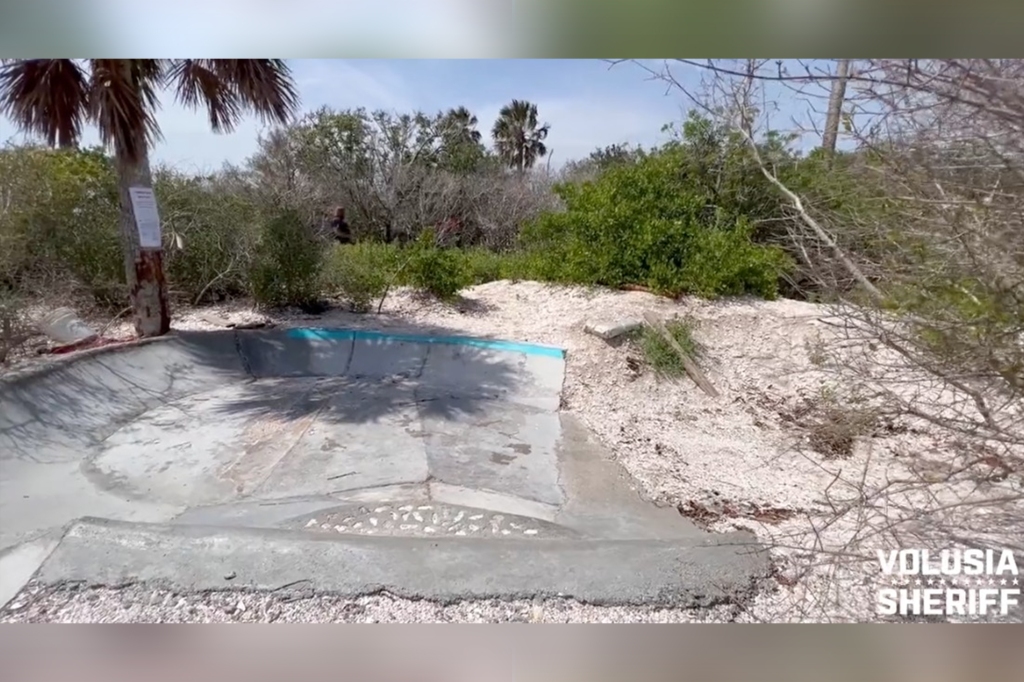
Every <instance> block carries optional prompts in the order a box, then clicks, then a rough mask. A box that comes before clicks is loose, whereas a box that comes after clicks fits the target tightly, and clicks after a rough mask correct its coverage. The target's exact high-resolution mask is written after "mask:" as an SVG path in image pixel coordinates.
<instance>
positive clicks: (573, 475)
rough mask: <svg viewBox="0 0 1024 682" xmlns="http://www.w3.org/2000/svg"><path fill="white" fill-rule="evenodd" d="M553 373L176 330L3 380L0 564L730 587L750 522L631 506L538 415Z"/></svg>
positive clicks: (577, 441)
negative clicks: (702, 527)
mask: <svg viewBox="0 0 1024 682" xmlns="http://www.w3.org/2000/svg"><path fill="white" fill-rule="evenodd" d="M564 374H565V357H564V352H563V351H562V349H559V348H552V347H547V346H537V345H531V344H520V343H513V342H507V341H495V340H489V339H477V338H465V337H452V336H445V335H440V334H434V333H423V334H387V333H382V332H371V331H363V330H338V329H292V330H280V331H225V332H203V333H198V332H197V333H178V334H175V335H173V336H169V337H165V338H161V339H157V340H153V341H148V342H142V343H137V344H131V345H128V346H124V347H119V348H107V349H100V350H98V351H93V352H86V353H82V354H80V355H78V356H75V357H71V358H68V359H66V360H64V361H62V362H59V363H57V364H55V365H53V366H50V367H47V368H45V369H42V370H39V371H35V372H29V373H24V374H20V375H17V376H13V377H9V378H5V379H4V380H3V381H2V383H0V573H2V572H3V569H4V561H11V562H13V561H18V562H20V563H19V564H18V566H17V569H18V570H17V571H15V573H17V574H18V575H22V576H24V575H25V573H26V570H25V566H24V563H25V561H26V559H25V557H36V558H35V559H31V561H37V560H42V558H45V556H46V551H49V550H46V551H43V550H42V549H40V548H47V547H48V548H49V549H52V543H53V539H54V538H59V539H60V540H59V543H58V544H57V549H56V550H55V551H54V552H53V553H52V555H50V558H49V559H48V560H46V563H44V564H43V568H42V569H41V571H40V572H39V573H38V574H37V575H38V577H39V578H40V579H43V580H45V581H51V582H52V581H60V580H71V579H74V580H85V581H86V582H97V583H101V584H109V582H110V581H115V582H126V581H127V582H130V581H133V580H160V581H164V582H171V583H176V584H178V585H179V586H180V587H182V588H183V589H188V588H190V587H191V588H195V589H200V588H201V589H208V588H210V587H211V584H210V581H211V580H212V578H211V576H214V575H216V574H218V571H220V567H221V565H222V564H223V563H224V562H225V561H227V562H228V563H230V564H232V569H231V572H233V573H236V574H238V575H246V574H247V573H246V571H248V575H250V576H251V578H252V580H250V581H248V582H247V583H246V584H248V585H249V586H250V587H258V588H264V587H267V586H268V585H270V584H271V583H273V582H274V581H275V580H277V579H279V578H283V577H293V575H294V574H295V572H296V571H298V572H302V571H305V572H306V577H305V578H302V579H303V580H306V581H309V582H310V584H313V585H316V586H318V587H317V589H322V590H326V591H345V592H351V593H358V592H359V591H360V590H370V588H371V587H372V588H373V589H381V588H382V587H384V588H387V589H390V590H392V591H395V592H397V593H407V594H417V595H419V596H423V597H437V598H441V597H444V598H449V597H450V598H456V597H458V595H460V594H462V595H463V596H464V597H470V596H495V597H497V596H501V595H502V594H506V595H507V596H512V595H513V594H515V595H517V596H523V595H524V594H525V593H526V592H529V591H530V589H531V585H532V586H534V588H535V589H536V591H537V592H538V595H539V594H540V593H545V594H547V593H551V594H555V593H558V592H561V593H564V594H566V595H567V596H571V593H575V594H577V596H578V597H580V598H587V599H590V598H597V597H600V599H601V600H603V601H609V602H610V601H615V595H616V594H620V593H621V596H622V598H623V599H625V598H626V597H628V599H626V601H633V602H636V601H637V600H639V601H644V600H649V599H651V598H653V596H654V595H658V594H660V595H662V597H663V599H662V601H667V602H678V601H680V600H684V601H686V600H689V601H690V602H692V603H704V602H705V601H707V600H708V599H711V600H721V599H722V598H724V597H723V596H722V595H723V594H725V592H730V591H733V592H735V591H736V590H739V589H740V587H741V586H743V585H745V586H747V588H749V586H750V585H751V584H752V581H754V580H755V579H756V578H757V577H758V576H759V575H761V574H763V573H764V572H765V569H766V564H765V557H764V555H763V553H762V552H760V551H759V550H758V548H757V547H756V546H755V545H753V544H752V542H753V538H752V537H751V536H749V535H748V534H744V533H736V534H730V535H712V534H707V533H703V532H701V531H699V530H698V529H697V528H695V527H694V526H693V525H692V524H690V523H689V522H687V521H686V520H684V519H682V518H681V517H680V516H679V515H678V514H677V513H676V512H675V511H674V510H666V509H658V508H656V507H654V506H652V505H649V504H647V503H646V502H644V501H643V500H641V499H640V497H639V496H638V495H637V494H636V493H635V491H634V490H633V488H632V486H631V485H630V482H629V480H628V479H627V478H626V476H625V475H624V474H623V472H622V471H621V470H620V469H619V468H618V467H617V465H615V464H614V462H613V461H612V459H611V457H610V456H609V454H608V453H607V452H605V451H604V449H603V448H602V447H601V446H600V444H599V443H597V442H596V441H595V440H594V439H593V438H592V436H591V434H589V433H588V431H587V430H586V429H585V428H584V427H583V426H582V425H580V424H579V423H577V422H576V421H575V420H574V419H573V418H572V417H571V416H569V415H566V414H563V413H560V412H559V404H560V396H561V388H562V382H563V380H564ZM83 518H89V519H92V520H89V521H82V519H83ZM214 547H217V548H220V549H217V550H216V551H214V549H213V548H214ZM171 554H173V555H174V556H176V557H179V558H181V560H180V561H179V560H177V559H176V560H175V561H173V562H171V563H168V561H167V559H166V557H168V556H170V555H171ZM12 557H14V558H12ZM185 557H187V558H188V561H187V562H186V561H185ZM232 557H233V558H232ZM284 557H290V559H286V558H284ZM559 557H561V558H559ZM672 557H674V558H672ZM183 562H185V563H183ZM204 562H205V563H204ZM318 562H320V563H318ZM409 562H414V563H415V565H420V564H423V565H432V566H435V567H436V570H435V572H434V573H433V574H432V575H434V576H435V577H434V578H432V580H435V581H440V582H438V583H437V584H436V585H434V586H433V587H429V589H428V586H425V584H424V583H423V581H422V579H420V578H414V577H413V575H412V573H415V571H414V570H412V569H411V568H410V567H409ZM424 562H425V563H424ZM595 562H596V563H595ZM151 563H152V565H153V566H162V568H152V567H151V568H145V567H146V566H150V564H151ZM528 565H529V566H533V568H530V567H528ZM645 565H646V566H648V567H649V570H645V569H644V566H645ZM186 566H195V567H197V568H195V569H188V570H186V568H184V567H186ZM203 566H205V567H206V568H205V569H204V568H202V567H203ZM445 567H448V568H447V569H446V568H445ZM204 571H206V572H205V573H204ZM474 571H475V572H478V573H479V572H480V571H485V572H487V575H488V576H489V577H487V578H486V579H484V578H480V577H479V576H478V577H477V578H472V577H471V574H473V573H474ZM553 571H554V572H555V574H554V575H553V574H552V572H553ZM340 574H344V575H349V576H351V579H349V578H346V579H344V580H342V579H340V578H338V577H337V576H338V575H340ZM714 576H718V579H717V581H716V579H715V578H714ZM296 579H298V578H296ZM213 582H216V581H215V580H214V581H213ZM240 584H242V581H239V583H236V585H240ZM573 585H576V586H577V588H573ZM629 585H632V588H628V586H629ZM223 587H228V586H227V585H224V586H223ZM627 588H628V589H627ZM12 589H13V588H12V587H11V585H10V584H8V585H5V584H4V583H3V582H2V581H0V601H6V598H9V597H10V596H13V594H8V593H10V592H11V590H12ZM5 590H6V592H5ZM371 591H372V590H371ZM5 597H6V598H5Z"/></svg>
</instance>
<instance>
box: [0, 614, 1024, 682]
mask: <svg viewBox="0 0 1024 682" xmlns="http://www.w3.org/2000/svg"><path fill="white" fill-rule="evenodd" d="M954 628H956V629H954ZM1022 635H1024V625H970V626H956V625H828V626H821V625H532V626H528V625H525V624H518V625H490V626H474V625H378V626H376V627H369V626H366V625H219V626H213V625H210V626H203V625H113V626H111V625H79V626H66V625H65V626H59V625H7V626H2V629H0V661H2V664H0V665H2V669H3V671H4V678H5V679H8V680H14V681H15V682H34V681H35V680H39V681H40V682H42V681H44V680H45V682H59V681H61V680H72V679H73V680H75V681H76V682H93V681H94V680H95V681H96V682H100V681H102V682H116V681H119V680H122V679H123V680H133V681H135V680H139V679H146V680H151V681H153V682H162V681H163V680H168V681H169V680H185V679H187V680H195V681H197V682H198V681H200V680H207V679H211V680H213V679H215V680H218V682H226V681H227V680H231V679H243V680H247V681H256V680H287V679H325V680H326V679H331V680H349V679H351V680H358V681H359V682H373V681H374V680H387V681H389V682H390V681H394V682H399V681H401V682H413V681H415V682H433V681H435V680H436V681H437V682H442V681H443V682H512V681H514V680H515V681H518V680H529V681H530V682H549V681H550V682H556V681H557V682H573V681H576V680H579V681H581V682H582V681H584V680H585V681H586V682H605V681H607V682H626V681H627V680H628V681H630V682H633V681H636V682H640V681H647V680H650V681H652V682H653V681H659V682H660V681H661V680H665V681H668V680H702V681H707V682H710V681H713V680H758V681H760V682H766V681H768V680H785V681H786V682H802V681H803V680H807V681H808V682H810V681H812V680H813V681H814V682H822V681H832V680H851V681H856V682H864V681H865V680H873V681H877V682H880V681H882V680H899V681H900V682H916V681H917V680H928V681H929V682H946V681H949V682H954V681H960V680H963V681H964V682H982V681H983V680H1011V679H1014V680H1016V679H1020V674H1021V671H1022V670H1024V653H1021V652H1022V649H1021V647H1020V642H1021V641H1024V637H1022Z"/></svg>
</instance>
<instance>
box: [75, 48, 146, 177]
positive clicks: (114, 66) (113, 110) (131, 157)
mask: <svg viewBox="0 0 1024 682" xmlns="http://www.w3.org/2000/svg"><path fill="white" fill-rule="evenodd" d="M164 69H165V65H164V64H163V63H162V62H161V60H157V59H93V60H92V87H91V90H90V93H89V94H90V96H89V108H90V110H91V115H92V118H93V119H94V120H95V121H96V125H97V127H98V128H99V133H100V140H102V141H103V143H104V144H107V145H111V146H113V147H114V151H115V153H116V154H117V155H118V156H119V157H121V158H124V159H125V160H127V161H130V162H137V161H139V160H141V159H143V158H145V156H146V150H147V148H148V147H149V146H150V145H152V144H153V143H154V142H157V141H159V140H160V137H161V136H160V127H159V125H157V121H156V111H157V109H159V107H160V102H159V99H158V97H157V90H158V89H159V87H160V86H161V85H162V84H163V82H164Z"/></svg>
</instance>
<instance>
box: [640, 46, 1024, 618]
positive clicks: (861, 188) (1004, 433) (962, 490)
mask: <svg viewBox="0 0 1024 682" xmlns="http://www.w3.org/2000/svg"><path fill="white" fill-rule="evenodd" d="M680 68H699V69H701V70H702V84H701V87H700V88H698V89H692V88H688V87H685V86H684V85H683V82H684V81H683V79H682V78H680V77H679V75H678V72H679V69H680ZM649 71H650V73H651V74H652V76H654V77H656V78H659V79H661V80H663V81H664V82H666V83H668V84H669V85H670V87H672V88H675V89H677V90H678V91H679V92H682V93H684V94H685V95H686V96H687V97H688V98H689V100H690V102H691V103H692V104H693V105H694V106H697V107H700V108H701V109H702V110H703V111H704V112H705V113H707V114H708V115H711V116H714V117H716V118H717V119H718V120H720V121H723V122H725V123H726V124H727V125H729V126H731V127H732V128H733V129H734V130H736V131H737V132H739V133H740V134H742V135H743V137H744V138H745V139H746V140H747V142H748V143H749V144H748V147H749V149H750V153H751V154H752V156H753V157H754V158H755V160H756V161H757V163H758V164H759V165H760V168H761V170H762V173H763V174H764V176H765V177H766V178H767V179H768V180H769V181H770V182H771V183H772V184H773V185H774V186H775V187H776V189H777V190H778V191H779V193H780V194H781V195H782V196H784V197H785V198H786V199H787V201H788V204H789V208H790V212H791V221H790V230H789V234H790V241H791V247H792V249H793V250H794V251H795V252H796V253H798V254H801V257H802V259H803V260H804V261H805V262H806V263H807V264H808V266H809V269H810V271H811V272H814V273H816V274H817V275H818V284H819V286H820V288H821V290H823V291H824V292H825V294H826V295H827V297H828V298H829V300H831V301H833V302H834V303H833V305H832V306H831V307H830V308H828V309H827V314H826V315H824V316H823V319H825V320H826V321H827V323H828V326H829V332H828V336H827V339H828V343H827V350H826V353H827V357H828V359H829V362H828V367H829V368H830V369H831V371H832V372H833V373H834V375H835V376H836V377H837V378H838V379H839V380H840V381H841V382H842V385H844V386H848V387H852V389H851V393H852V390H853V389H856V391H858V392H859V393H860V394H861V398H862V399H863V400H865V401H867V403H868V404H870V405H872V406H873V407H872V409H876V410H878V413H879V414H881V413H885V414H889V415H892V416H893V419H895V420H896V421H895V422H890V423H895V424H899V426H897V427H894V428H901V429H929V430H930V432H934V433H936V434H939V437H938V440H937V442H938V443H939V445H938V446H937V451H936V452H935V453H924V452H902V453H889V455H890V456H893V455H897V454H898V455H900V457H899V458H898V459H888V458H885V457H884V456H883V455H879V456H877V457H874V458H869V460H868V463H867V464H865V466H864V469H863V471H861V473H860V474H859V475H856V474H854V475H851V474H842V475H838V474H837V477H836V480H835V481H834V485H833V486H832V487H830V489H829V490H827V491H823V492H824V495H825V498H826V502H827V509H828V511H827V513H825V514H823V515H821V516H820V517H818V518H816V519H814V520H811V521H810V523H809V525H810V526H811V527H812V530H811V531H808V533H807V534H806V535H805V536H802V537H799V538H797V537H787V538H778V544H779V546H780V547H786V548H789V549H792V550H794V551H795V552H796V555H797V556H801V557H803V559H804V561H805V564H806V565H805V568H808V569H809V568H810V564H818V566H817V568H818V569H821V567H822V566H825V567H826V568H824V569H822V570H824V571H825V572H826V573H828V574H829V575H830V576H835V575H837V572H838V573H842V572H844V571H845V572H847V574H848V572H849V571H851V570H853V568H852V563H851V562H853V563H856V562H854V560H855V559H861V560H865V561H866V564H865V565H876V564H875V563H874V562H875V561H876V559H875V557H874V555H873V550H875V549H878V548H880V547H885V548H890V549H891V548H893V547H894V546H895V547H896V548H899V547H901V546H902V547H908V546H909V547H932V548H944V547H948V546H964V545H971V544H978V545H981V546H985V545H988V546H993V545H997V546H1004V547H1006V546H1009V547H1016V548H1017V549H1018V551H1019V550H1020V547H1021V541H1020V539H1021V538H1022V537H1024V474H1022V472H1024V229H1022V228H1024V62H1021V61H1019V60H986V59H949V60H858V61H854V62H851V63H850V65H849V73H846V74H844V73H843V70H842V69H835V70H827V69H820V70H816V67H814V66H812V65H807V66H805V67H804V68H802V69H801V70H800V71H799V72H798V73H795V72H791V71H787V70H786V69H785V68H784V67H783V66H782V65H781V63H780V62H778V61H774V60H736V61H725V60H720V61H719V60H709V61H707V62H692V61H689V62H687V61H686V60H683V63H680V62H675V63H666V65H665V66H664V68H663V69H654V70H650V69H649ZM840 81H845V82H846V83H847V84H848V95H847V96H846V97H845V101H846V107H845V108H846V110H847V112H848V114H847V115H846V116H845V118H846V126H845V127H846V128H847V131H846V134H847V135H849V137H850V138H851V139H852V141H854V142H855V143H856V147H857V148H856V151H853V152H849V153H847V154H845V155H840V156H839V157H837V158H836V160H835V163H836V165H835V167H834V168H832V169H831V170H830V171H828V173H830V174H833V175H834V176H835V177H836V178H838V177H839V176H840V174H842V176H843V177H844V178H846V179H847V180H849V181H850V182H847V183H839V184H835V185H832V184H830V183H829V182H823V183H821V185H822V187H823V188H825V189H824V190H823V191H826V192H827V191H832V190H831V188H832V187H839V188H840V190H835V191H842V192H844V193H845V194H844V195H843V196H833V197H825V198H826V199H833V200H835V199H842V202H836V201H831V202H829V201H819V200H817V199H821V198H822V197H813V196H810V195H808V194H807V193H806V192H801V191H797V190H795V189H794V188H793V187H791V186H789V185H787V183H786V182H785V181H784V180H783V179H781V178H780V174H779V173H777V172H776V169H775V168H773V166H772V164H771V163H770V162H769V161H768V160H766V159H763V158H761V157H760V156H759V153H758V146H757V144H756V142H757V141H758V139H760V137H761V136H762V135H763V134H764V133H765V131H766V129H767V128H768V127H770V126H771V119H770V117H771V115H772V114H774V113H776V112H777V111H778V109H779V107H778V106H776V105H777V104H778V101H777V99H773V98H778V97H781V96H786V95H788V96H791V97H795V96H799V97H802V98H810V97H812V96H816V97H821V98H824V97H827V94H828V93H836V92H837V90H838V89H839V88H838V86H837V87H832V86H833V84H835V83H837V82H840ZM812 91H813V95H812V94H810V93H812ZM801 132H806V131H801ZM826 133H827V126H826ZM825 144H826V146H827V145H830V144H831V141H829V140H827V139H826V142H825ZM828 179H829V180H830V181H831V180H832V179H833V178H828ZM839 205H842V206H844V207H845V208H842V209H839V208H835V206H839ZM836 269H838V270H841V271H842V272H844V273H845V275H846V277H845V279H844V278H836V277H831V276H826V273H834V272H835V271H836ZM846 397H847V400H850V401H852V400H853V397H852V395H851V394H848V395H847V396H846ZM850 405H851V406H852V402H851V403H850ZM848 409H852V407H849V408H848ZM883 459H884V461H883ZM883 470H884V472H885V473H884V474H883V473H880V472H882V471H883ZM819 584H821V583H819ZM826 584H827V585H828V587H827V589H829V590H830V591H832V592H833V593H834V592H835V591H836V590H837V589H838V588H836V586H835V585H836V584H837V583H835V582H828V581H826ZM833 596H835V595H834V594H833ZM817 598H819V599H820V598H821V595H818V597H817Z"/></svg>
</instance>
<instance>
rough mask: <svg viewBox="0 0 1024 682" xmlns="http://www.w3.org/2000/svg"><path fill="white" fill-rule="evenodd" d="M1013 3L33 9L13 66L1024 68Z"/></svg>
mask: <svg viewBox="0 0 1024 682" xmlns="http://www.w3.org/2000/svg"><path fill="white" fill-rule="evenodd" d="M1022 35H1024V3H1012V2H1009V1H1008V0H976V2H973V3H964V2H953V1H952V0H930V1H926V0H901V1H900V2H892V1H891V0H630V1H629V2H623V1H622V0H543V2H542V1H541V0H373V1H372V2H368V1H366V0H348V1H347V2H337V1H336V0H333V1H332V0H288V1H287V2H281V1H280V0H176V2H175V3H170V2H167V3H152V4H150V3H147V4H145V5H142V4H141V3H137V2H134V1H133V0H75V1H72V0H34V1H33V2H31V3H11V4H8V5H7V6H5V7H4V10H3V20H2V21H0V56H2V57H16V58H28V57H94V56H104V57H119V58H120V57H143V56H145V57H186V56H198V55H202V56H206V57H228V58H230V57H237V58H244V57H269V56H274V57H292V58H304V57H319V58H335V57H337V58H341V57H346V58H360V57H367V58H515V57H532V58H595V57H631V58H664V57H694V56H701V57H742V56H747V57H749V56H755V55H761V56H764V55H769V54H770V55H771V56H773V57H778V58H786V57H815V56H821V57H827V56H832V57H834V56H837V55H846V56H851V57H852V56H859V57H872V56H876V57H911V56H922V57H924V56H929V57H940V56H942V57H954V56H956V57H1016V56H1024V41H1022V40H1021V39H1020V37H1021V36H1022Z"/></svg>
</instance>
